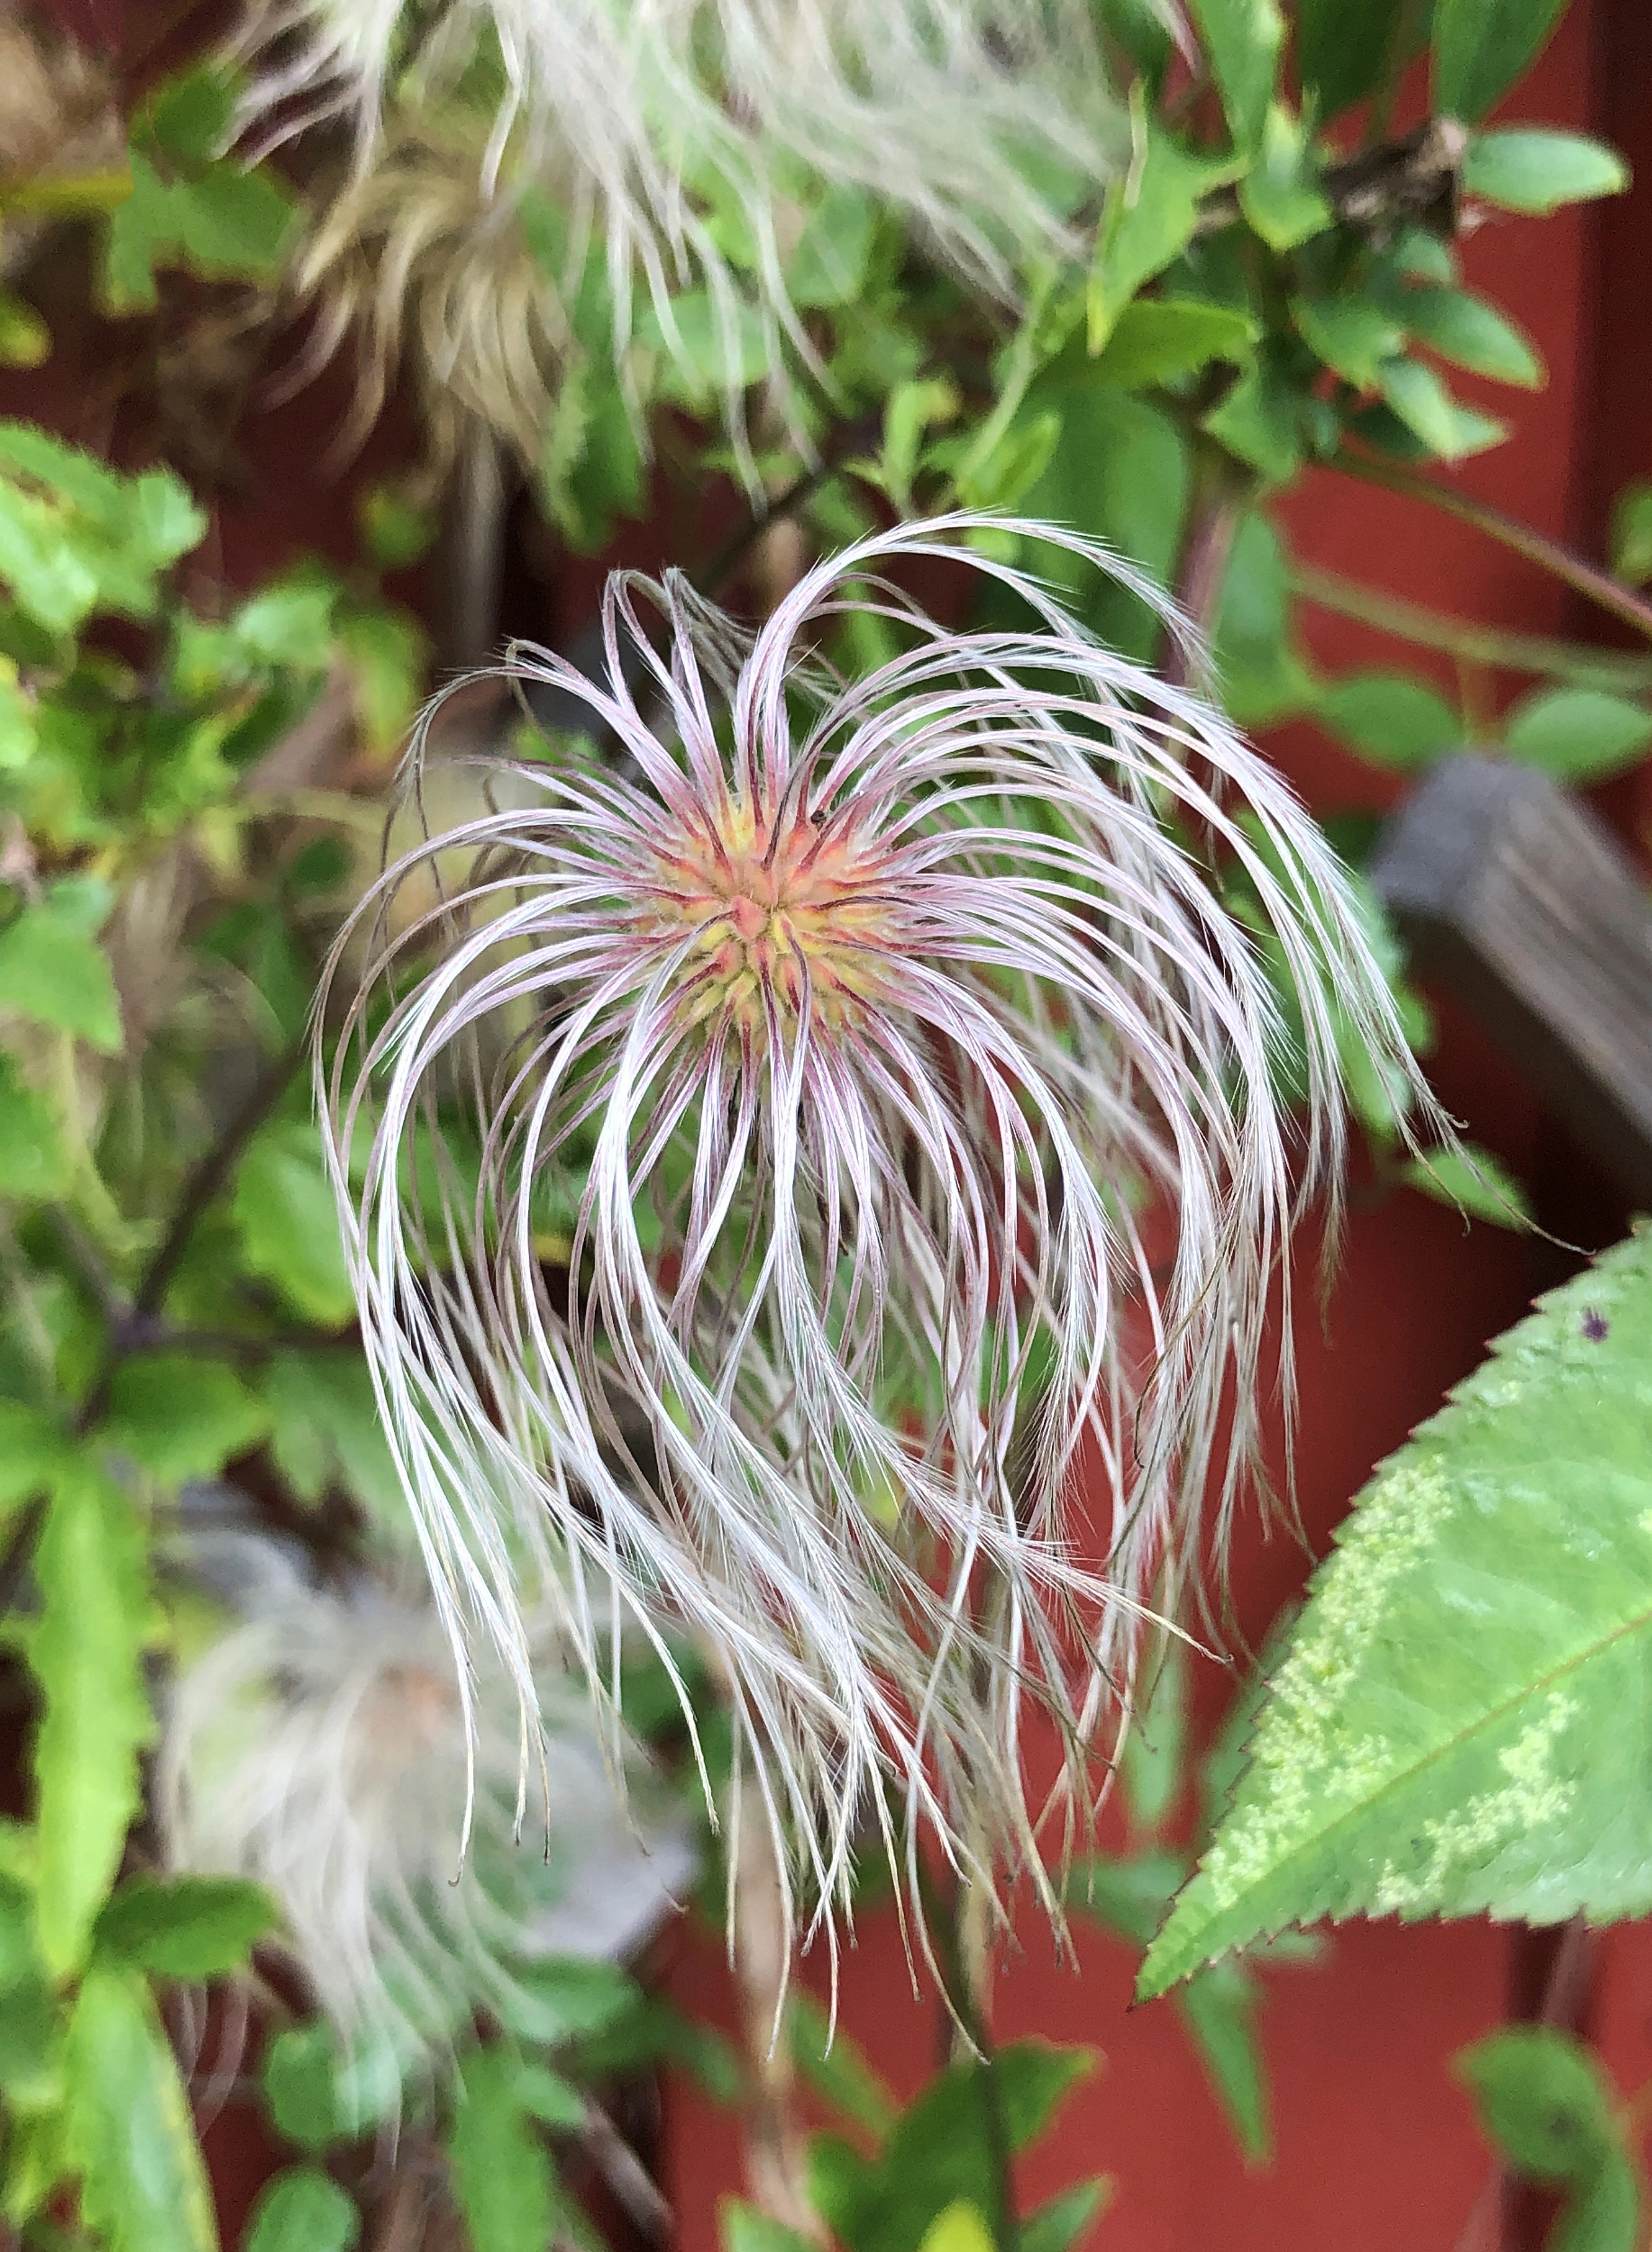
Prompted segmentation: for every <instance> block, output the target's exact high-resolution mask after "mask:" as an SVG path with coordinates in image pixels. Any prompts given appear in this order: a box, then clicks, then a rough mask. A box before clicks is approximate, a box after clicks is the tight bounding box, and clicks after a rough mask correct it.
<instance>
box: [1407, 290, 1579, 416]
mask: <svg viewBox="0 0 1652 2252" xmlns="http://www.w3.org/2000/svg"><path fill="white" fill-rule="evenodd" d="M1399 309H1400V311H1401V313H1402V314H1403V316H1404V317H1405V322H1406V328H1407V329H1408V330H1410V332H1411V334H1412V335H1413V337H1416V338H1417V340H1418V342H1419V344H1426V345H1427V347H1428V349H1429V350H1430V351H1435V352H1438V353H1439V355H1440V358H1441V359H1447V360H1449V361H1450V362H1451V364H1452V365H1453V366H1454V367H1466V368H1467V369H1468V371H1469V372H1470V374H1472V375H1489V376H1490V377H1491V379H1492V380H1493V381H1494V382H1496V383H1513V384H1518V385H1519V386H1521V388H1522V389H1523V390H1525V391H1536V390H1537V389H1538V388H1539V387H1540V386H1541V385H1542V383H1543V380H1544V372H1543V362H1542V361H1541V360H1540V359H1539V358H1537V353H1536V352H1535V351H1533V349H1532V347H1531V344H1530V343H1529V342H1528V341H1527V339H1526V338H1525V337H1523V336H1522V335H1521V333H1520V331H1519V330H1518V329H1517V328H1516V327H1515V325H1514V323H1512V322H1511V321H1508V320H1505V319H1504V318H1503V315H1502V314H1501V313H1500V312H1499V311H1498V310H1497V309H1496V306H1495V305H1489V304H1487V302H1486V301H1485V299H1484V298H1483V297H1474V296H1470V295H1469V294H1468V291H1467V290H1466V289H1433V288H1429V289H1408V290H1406V293H1405V295H1403V296H1402V297H1401V298H1400V299H1399Z"/></svg>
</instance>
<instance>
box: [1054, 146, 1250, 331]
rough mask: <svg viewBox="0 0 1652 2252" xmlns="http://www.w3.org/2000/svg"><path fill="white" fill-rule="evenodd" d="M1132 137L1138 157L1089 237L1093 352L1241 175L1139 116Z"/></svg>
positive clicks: (1236, 167) (1237, 164)
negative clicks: (1204, 205)
mask: <svg viewBox="0 0 1652 2252" xmlns="http://www.w3.org/2000/svg"><path fill="white" fill-rule="evenodd" d="M1139 130H1140V132H1141V134H1142V146H1143V148H1144V149H1145V152H1146V153H1145V154H1144V156H1142V161H1141V163H1139V164H1138V165H1137V166H1136V167H1135V169H1134V170H1133V171H1132V172H1131V174H1130V176H1129V177H1128V179H1125V180H1121V181H1118V182H1115V183H1114V185H1113V186H1112V187H1110V188H1109V189H1108V191H1107V205H1106V208H1105V210H1104V211H1103V212H1102V215H1101V226H1100V231H1099V233H1098V234H1097V237H1096V247H1095V262H1094V264H1093V267H1092V268H1091V271H1090V284H1089V291H1088V295H1087V299H1086V303H1087V307H1088V315H1089V333H1090V350H1091V351H1093V352H1099V351H1100V349H1101V347H1102V345H1103V344H1106V342H1107V338H1108V337H1110V336H1111V335H1112V334H1113V331H1114V329H1115V328H1116V327H1117V326H1118V323H1119V321H1120V319H1121V316H1122V315H1123V312H1124V309H1125V307H1126V306H1127V305H1128V303H1129V302H1130V300H1131V299H1132V298H1133V297H1134V296H1135V293H1136V291H1137V290H1138V289H1139V288H1141V287H1142V283H1143V282H1150V281H1151V280H1152V279H1153V277H1154V275H1156V274H1163V271H1164V269H1165V268H1166V267H1167V266H1168V265H1169V264H1170V261H1171V260H1172V259H1173V258H1175V257H1176V256H1177V254H1179V253H1180V252H1181V251H1182V250H1183V249H1185V247H1187V245H1188V243H1189V242H1190V240H1192V236H1193V229H1194V227H1195V226H1196V225H1197V220H1198V215H1199V205H1200V204H1201V202H1202V201H1203V199H1204V198H1205V197H1206V196H1207V195H1210V194H1211V193H1212V192H1213V191H1215V190H1216V189H1217V188H1218V187H1222V186H1224V185H1225V184H1227V183H1228V182H1229V181H1231V180H1233V179H1235V178H1237V177H1238V176H1239V173H1240V172H1241V171H1242V170H1244V166H1243V163H1242V162H1241V161H1239V160H1237V159H1232V158H1227V157H1211V156H1196V155H1194V154H1192V153H1191V152H1190V150H1188V149H1184V148H1183V146H1182V145H1181V143H1180V142H1177V141H1175V140H1173V139H1172V138H1171V136H1170V135H1169V134H1168V133H1166V132H1165V131H1163V129H1162V128H1161V127H1160V126H1158V125H1157V124H1156V123H1155V122H1153V121H1152V120H1150V119H1149V118H1148V117H1147V116H1146V115H1145V113H1144V112H1143V113H1142V115H1141V116H1140V120H1139Z"/></svg>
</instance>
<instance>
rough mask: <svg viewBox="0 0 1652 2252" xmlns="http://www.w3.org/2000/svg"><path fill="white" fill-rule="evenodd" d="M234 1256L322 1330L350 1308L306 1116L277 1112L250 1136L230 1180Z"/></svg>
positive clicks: (340, 1248)
mask: <svg viewBox="0 0 1652 2252" xmlns="http://www.w3.org/2000/svg"><path fill="white" fill-rule="evenodd" d="M234 1212H235V1220H236V1224H237V1226H238V1227H239V1229H240V1231H241V1258H242V1261H243V1262H244V1263H245V1265H246V1269H247V1271H248V1273H249V1274H253V1275H260V1276H261V1277H262V1278H263V1279H264V1280H265V1281H266V1282H273V1283H274V1285H275V1287H276V1288H277V1289H279V1290H280V1292H281V1296H283V1297H284V1298H286V1299H287V1300H288V1302H289V1303H291V1304H292V1306H293V1307H294V1308H295V1310H296V1311H297V1312H299V1313H301V1314H303V1315H305V1316H307V1317H309V1320H311V1321H314V1322H320V1323H322V1324H324V1326H326V1327H327V1328H329V1329H337V1328H339V1327H340V1326H342V1324H344V1323H345V1322H347V1321H348V1320H349V1319H350V1318H351V1315H352V1314H353V1313H354V1312H355V1310H356V1300H355V1295H354V1293H353V1292H352V1290H351V1287H350V1276H349V1275H348V1274H347V1273H346V1272H345V1268H344V1244H343V1241H342V1240H341V1238H340V1236H339V1232H338V1208H337V1205H336V1204H335V1202H334V1200H333V1192H332V1186H331V1184H330V1182H329V1180H328V1178H327V1169H326V1166H325V1164H323V1159H322V1148H321V1139H320V1136H318V1135H317V1133H316V1129H315V1128H314V1127H313V1126H312V1125H311V1124H310V1123H309V1120H308V1119H302V1118H277V1119H274V1120H273V1121H272V1122H271V1123H270V1124H269V1125H267V1126H266V1127H264V1128H263V1129H261V1130H260V1132H259V1133H258V1134H256V1135H255V1136H253V1141H252V1143H251V1144H250V1145H249V1147H248V1149H247V1151H246V1156H245V1157H243V1158H242V1160H241V1164H240V1170H239V1173H238V1174H237V1176H236V1181H235V1203H234Z"/></svg>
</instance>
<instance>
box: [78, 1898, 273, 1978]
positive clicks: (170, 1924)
mask: <svg viewBox="0 0 1652 2252" xmlns="http://www.w3.org/2000/svg"><path fill="white" fill-rule="evenodd" d="M274 1921H275V1909H274V1902H273V1901H271V1899H270V1896H269V1894H267V1892H266V1891H265V1890H264V1888H263V1887H262V1886H261V1885H254V1884H249V1883H248V1882H247V1881H246V1879H245V1878H244V1877H154V1876H149V1875H142V1874H141V1875H138V1876H134V1877H128V1879H127V1880H126V1882H125V1883H124V1884H123V1885H122V1886H121V1888H120V1890H119V1891H118V1892H117V1893H115V1894H114V1895H113V1896H112V1897H111V1899H110V1901H109V1902H108V1906H107V1907H106V1908H104V1909H103V1911H102V1913H101V1915H99V1917H98V1920H97V1922H96V1924H95V1925H94V1927H93V1933H92V1942H93V1945H94V1948H95V1949H96V1950H97V1952H98V1953H99V1954H100V1955H103V1956H108V1957H112V1958H115V1959H118V1960H119V1961H121V1962H122V1963H127V1964H130V1965H131V1967H132V1968H133V1969H134V1970H135V1971H148V1972H149V1975H150V1977H156V1978H189V1979H204V1978H216V1977H220V1976H221V1975H222V1974H223V1973H224V1972H225V1971H233V1970H235V1969H237V1968H238V1967H239V1965H240V1964H244V1963H245V1962H246V1958H247V1957H248V1955H249V1954H250V1953H251V1951H252V1949H253V1943H254V1942H256V1941H257V1940H260V1939H261V1938H262V1937H263V1936H264V1934H265V1933H266V1932H267V1931H268V1930H269V1929H270V1927H271V1926H272V1924H273V1923H274Z"/></svg>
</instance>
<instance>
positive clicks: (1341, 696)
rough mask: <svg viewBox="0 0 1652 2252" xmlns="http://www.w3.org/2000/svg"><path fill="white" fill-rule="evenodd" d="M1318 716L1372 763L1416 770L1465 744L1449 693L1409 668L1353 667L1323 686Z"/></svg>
mask: <svg viewBox="0 0 1652 2252" xmlns="http://www.w3.org/2000/svg"><path fill="white" fill-rule="evenodd" d="M1315 716H1316V717H1317V718H1318V719H1320V720H1321V721H1322V723H1323V724H1324V726H1327V727H1329V730H1330V732H1331V733H1332V734H1333V735H1336V736H1339V737H1340V738H1341V739H1342V740H1343V742H1345V743H1346V744H1347V745H1348V746H1349V747H1350V749H1351V750H1356V751H1357V752H1358V753H1359V755H1360V756H1361V758H1363V759H1369V760H1370V761H1371V764H1372V765H1373V766H1379V767H1386V768H1390V769H1391V770H1392V772H1395V773H1399V774H1413V773H1415V772H1416V771H1417V770H1418V769H1419V768H1423V767H1427V766H1432V765H1433V762H1434V761H1435V760H1436V759H1442V758H1444V757H1445V756H1446V755H1447V754H1448V753H1449V752H1452V751H1454V750H1459V749H1461V746H1462V740H1463V728H1462V722H1461V719H1459V718H1458V717H1457V714H1456V712H1454V710H1453V709H1452V707H1451V705H1449V704H1448V703H1447V701H1446V699H1445V698H1444V697H1443V696H1441V695H1440V694H1439V693H1438V692H1437V691H1436V690H1434V689H1433V688H1428V687H1426V686H1425V685H1424V684H1423V683H1422V682H1421V681H1420V680H1413V678H1411V676H1410V675H1409V674H1408V673H1404V672H1378V671H1373V672H1350V673H1349V674H1348V675H1347V676H1346V678H1343V679H1342V680H1333V681H1332V682H1330V684H1329V685H1328V686H1326V687H1324V688H1322V689H1321V690H1320V692H1319V695H1318V698H1317V699H1316V701H1315Z"/></svg>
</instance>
